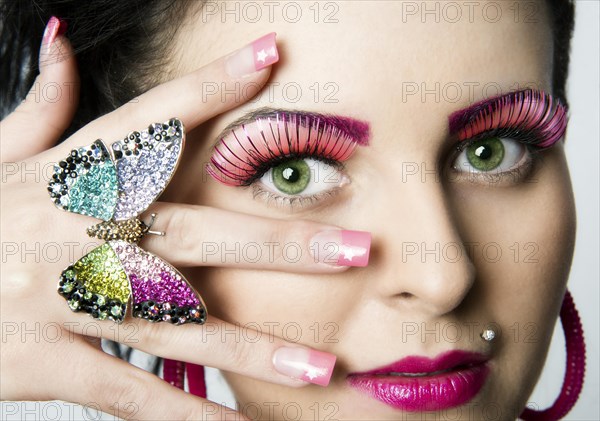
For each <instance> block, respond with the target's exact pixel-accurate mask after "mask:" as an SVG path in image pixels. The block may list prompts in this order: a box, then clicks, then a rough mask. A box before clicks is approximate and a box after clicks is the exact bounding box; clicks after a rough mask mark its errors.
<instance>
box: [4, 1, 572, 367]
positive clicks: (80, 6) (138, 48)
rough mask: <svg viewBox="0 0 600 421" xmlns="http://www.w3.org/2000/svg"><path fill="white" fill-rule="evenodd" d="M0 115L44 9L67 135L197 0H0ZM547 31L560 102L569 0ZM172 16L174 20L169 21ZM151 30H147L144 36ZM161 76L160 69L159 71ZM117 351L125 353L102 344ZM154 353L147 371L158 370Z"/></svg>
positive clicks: (142, 65) (164, 43)
mask: <svg viewBox="0 0 600 421" xmlns="http://www.w3.org/2000/svg"><path fill="white" fill-rule="evenodd" d="M0 1H1V3H0V80H1V81H2V82H1V84H2V89H1V90H0V115H1V116H2V117H4V116H5V115H7V114H8V113H9V112H10V111H11V110H12V109H13V108H14V107H15V106H16V105H17V104H18V103H19V102H20V100H21V99H22V98H24V97H25V95H26V94H27V91H28V90H29V88H30V87H31V85H32V84H33V81H34V79H35V77H36V76H37V72H38V70H37V69H38V49H39V44H40V41H41V39H42V34H43V32H44V28H45V25H46V23H47V21H48V20H49V19H50V17H51V16H57V17H60V18H61V19H64V20H66V22H67V23H68V30H67V35H68V37H69V41H70V42H71V45H72V46H73V49H74V51H75V54H76V55H77V62H78V65H79V73H80V77H81V94H80V102H79V103H80V106H79V108H78V110H77V113H76V115H75V118H74V120H73V122H72V124H71V127H70V128H69V129H68V130H67V132H66V133H65V136H68V135H70V134H71V133H73V132H74V131H76V130H77V129H78V128H80V127H81V126H83V125H85V124H87V123H88V122H89V121H91V120H94V119H95V118H97V117H98V116H101V115H103V114H106V113H108V112H110V111H112V110H114V109H115V108H118V107H119V106H121V105H122V104H124V103H126V102H127V101H129V100H131V99H132V98H134V97H136V96H138V95H139V94H140V93H142V92H144V91H145V90H147V89H149V88H151V87H152V86H154V85H156V84H158V83H159V81H160V80H161V79H163V78H164V77H165V74H164V70H163V69H164V68H165V64H166V63H167V62H168V61H169V59H170V57H169V55H168V54H166V52H167V51H169V48H168V47H169V46H170V45H171V41H172V40H173V37H174V36H175V35H176V33H177V30H178V28H179V26H178V25H177V24H176V23H177V22H182V21H183V20H184V18H185V17H186V16H187V15H188V13H190V12H191V11H192V10H196V11H197V10H200V8H201V7H202V5H203V3H204V1H203V0H197V1H196V0H127V1H124V0H45V1H44V0H32V1H26V0H0ZM546 1H547V4H548V6H549V7H548V10H549V16H550V19H551V25H552V31H553V36H554V40H553V42H554V69H553V73H552V85H553V86H552V89H553V91H554V94H555V95H556V96H557V97H558V98H559V99H561V100H562V101H563V102H564V103H565V104H566V103H567V100H566V81H567V74H568V68H569V52H570V41H571V36H572V33H573V27H574V13H575V12H574V3H573V0H546ZM174 22H175V24H173V23H174ZM148 34H151V36H148ZM166 76H168V75H166ZM109 347H110V349H111V350H112V352H113V353H115V354H116V355H117V356H120V357H123V358H125V359H129V356H130V353H131V349H126V348H125V350H124V352H122V351H123V349H121V347H119V345H118V344H116V343H111V344H109ZM159 362H160V360H157V363H156V365H155V366H154V368H153V369H152V371H154V372H156V371H157V370H158V364H159Z"/></svg>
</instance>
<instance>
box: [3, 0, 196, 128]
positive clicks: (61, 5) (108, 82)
mask: <svg viewBox="0 0 600 421" xmlns="http://www.w3.org/2000/svg"><path fill="white" fill-rule="evenodd" d="M0 1H2V3H0V16H1V18H0V19H1V20H0V45H1V46H0V78H1V80H2V93H1V94H0V98H1V100H0V101H1V107H0V113H2V115H3V116H4V115H6V114H7V113H8V112H10V110H11V108H14V107H15V106H16V105H17V104H18V102H20V100H21V99H22V98H24V97H25V95H26V94H27V91H28V90H29V88H30V87H31V85H32V84H33V81H34V79H35V77H36V76H37V73H38V51H39V45H40V42H41V39H42V35H43V32H44V28H45V25H46V23H47V22H48V20H49V19H50V17H51V16H57V17H59V18H61V19H64V20H65V21H66V22H67V25H68V28H67V36H68V38H69V41H70V43H71V45H72V46H73V49H74V51H75V54H76V55H77V62H78V66H79V75H80V78H81V95H80V101H79V108H78V111H77V114H76V115H75V118H74V121H73V123H72V127H71V129H70V130H69V132H73V131H75V130H76V129H77V128H79V127H81V126H83V125H85V124H87V123H88V122H89V121H91V120H94V119H95V118H97V117H98V116H100V115H103V114H106V113H107V112H110V111H112V110H114V109H115V108H118V107H119V106H121V105H123V104H124V103H126V102H127V101H129V100H131V99H132V98H135V97H136V96H138V95H139V94H141V93H142V92H143V91H145V90H147V89H149V88H151V87H152V86H154V85H156V84H158V82H159V81H160V80H161V78H164V77H165V73H164V69H165V64H166V63H167V62H168V60H169V59H170V57H169V52H170V51H171V49H170V48H169V47H170V46H171V44H172V40H173V37H174V36H175V34H176V33H177V29H178V28H179V26H178V25H176V24H172V22H181V21H182V20H183V19H184V18H185V17H186V16H187V12H188V10H190V9H192V8H197V7H198V5H199V4H200V5H201V4H202V2H198V1H194V0H127V1H122V0H92V1H88V0H34V1H26V0H18V1H15V0H0ZM149 35H150V36H149Z"/></svg>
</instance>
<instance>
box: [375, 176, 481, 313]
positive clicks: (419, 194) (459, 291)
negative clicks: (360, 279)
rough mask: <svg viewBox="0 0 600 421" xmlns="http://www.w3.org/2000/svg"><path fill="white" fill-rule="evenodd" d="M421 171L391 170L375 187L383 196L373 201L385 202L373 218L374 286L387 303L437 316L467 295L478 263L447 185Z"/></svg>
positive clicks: (449, 309)
mask: <svg viewBox="0 0 600 421" xmlns="http://www.w3.org/2000/svg"><path fill="white" fill-rule="evenodd" d="M422 165H423V166H424V165H425V164H422ZM398 167H399V166H398ZM392 171H396V170H395V169H394V170H392ZM422 171H425V173H426V174H427V177H422V173H421V171H419V172H420V173H421V174H415V175H416V176H415V177H412V178H410V177H406V174H400V175H399V174H397V173H396V174H388V176H387V177H385V178H384V179H385V180H393V181H391V182H390V183H385V182H384V183H380V184H379V188H377V189H376V192H377V193H376V194H377V195H378V196H380V197H377V198H374V200H375V202H374V203H382V204H385V205H384V206H381V207H378V209H377V210H376V211H375V212H376V214H375V215H373V218H372V219H371V221H372V223H373V224H375V226H374V238H373V240H374V242H375V241H376V244H377V246H378V248H377V252H376V253H375V256H376V259H375V261H374V262H373V263H374V265H373V266H372V269H373V270H374V271H375V272H376V273H375V274H373V275H374V276H373V279H374V281H373V283H371V285H376V287H375V288H376V293H377V294H378V295H379V296H380V298H381V299H382V300H384V301H387V302H388V304H389V305H392V306H405V307H407V308H409V309H410V310H411V311H418V312H419V313H420V314H423V315H429V316H430V317H433V316H440V315H443V314H446V313H449V312H451V311H452V310H454V309H455V308H457V307H458V306H459V305H460V303H461V302H462V301H463V300H464V299H465V296H466V295H467V294H468V293H469V291H470V289H471V288H472V286H473V282H474V279H475V266H474V265H473V263H472V261H471V258H470V257H469V256H468V254H467V251H466V247H465V245H464V243H463V240H462V239H461V235H460V232H459V227H458V226H457V223H456V221H455V219H454V217H453V212H452V208H451V206H450V204H449V201H448V198H447V197H446V195H445V192H444V190H445V189H444V184H443V183H442V182H440V179H439V177H435V176H434V174H433V172H431V171H429V172H427V169H422ZM398 180H402V182H401V183H398ZM390 192H393V193H390ZM373 221H375V222H373ZM376 233H377V234H376Z"/></svg>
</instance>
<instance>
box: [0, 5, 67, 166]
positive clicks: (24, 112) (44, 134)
mask: <svg viewBox="0 0 600 421" xmlns="http://www.w3.org/2000/svg"><path fill="white" fill-rule="evenodd" d="M65 30H66V23H65V22H64V21H60V20H58V19H57V18H55V17H52V18H51V19H50V21H49V22H48V25H47V26H46V30H45V32H44V39H43V41H42V45H41V47H40V60H39V62H40V74H39V75H38V77H37V78H36V80H35V82H34V83H33V86H32V87H31V89H30V91H29V93H28V95H27V97H26V98H25V100H24V101H23V102H22V103H21V104H20V105H19V106H18V107H17V108H16V109H15V110H14V111H13V112H12V113H11V114H9V115H8V116H7V117H6V118H5V119H4V120H3V121H2V122H1V123H0V125H1V129H0V130H1V136H0V139H1V142H2V144H1V146H2V155H1V158H2V162H11V161H18V160H22V159H25V158H27V157H29V156H32V155H35V154H37V153H39V152H41V151H43V150H45V149H48V148H49V147H51V146H53V145H54V144H55V143H56V141H57V140H58V139H59V137H60V136H61V134H62V133H63V132H64V131H65V130H66V129H67V127H68V126H69V124H70V122H71V120H72V118H73V115H74V113H75V110H76V109H77V100H78V97H79V75H78V72H77V65H76V62H75V57H74V55H73V50H72V48H71V44H70V43H69V41H68V39H67V38H66V37H65V36H64V35H63V34H64V31H65Z"/></svg>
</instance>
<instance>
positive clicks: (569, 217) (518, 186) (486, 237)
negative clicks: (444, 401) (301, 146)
mask: <svg viewBox="0 0 600 421" xmlns="http://www.w3.org/2000/svg"><path fill="white" fill-rule="evenodd" d="M370 4H372V3H370ZM537 6H538V14H537V15H536V18H537V23H524V22H522V19H521V21H518V22H515V19H514V15H513V11H511V10H510V9H509V8H508V7H509V5H508V4H504V5H503V9H502V16H503V18H502V19H501V20H500V21H499V22H497V23H494V24H492V23H490V22H489V21H486V20H485V19H483V18H482V13H481V10H479V9H476V13H475V15H474V16H475V18H474V21H473V22H469V20H468V19H467V16H466V15H465V16H463V19H461V21H460V22H459V23H454V24H451V23H448V22H444V19H442V20H441V22H440V23H434V22H433V18H432V17H429V21H428V22H430V23H428V24H423V23H422V22H421V19H420V16H421V15H417V16H416V17H408V18H407V23H402V22H401V20H400V18H399V16H402V15H401V13H402V6H401V4H399V3H397V2H378V3H377V4H376V5H375V4H372V5H371V6H370V7H365V4H364V3H362V2H348V3H342V4H340V8H339V13H338V14H337V15H336V17H338V19H339V22H338V23H336V24H325V23H316V24H311V26H310V28H311V30H310V31H306V27H305V26H301V25H295V24H291V23H289V22H286V21H285V19H283V18H282V16H281V14H276V15H275V16H276V19H275V22H274V23H273V24H269V25H266V24H260V23H259V24H256V23H249V22H244V20H243V19H242V21H241V22H240V23H237V22H235V20H234V19H233V18H232V17H231V18H229V19H226V20H225V22H222V20H221V19H220V17H219V16H220V15H218V16H217V17H212V18H209V19H208V21H207V22H204V23H203V22H201V20H200V17H199V16H198V15H196V16H194V17H193V18H192V19H190V22H188V25H186V26H185V29H184V30H183V31H182V32H181V33H180V36H179V40H178V45H179V48H178V49H177V51H179V53H177V54H176V60H173V62H174V63H177V66H179V67H174V69H175V71H182V72H185V71H187V70H188V69H192V68H194V67H197V66H198V65H201V64H202V63H204V62H205V61H206V60H211V59H212V57H215V56H217V55H218V54H219V52H220V51H223V50H227V49H230V47H231V46H234V45H237V44H239V43H241V42H242V41H243V40H247V39H252V38H257V37H259V36H260V35H261V34H263V33H265V32H268V31H275V32H277V34H278V44H279V46H280V53H281V51H282V50H283V52H282V53H281V54H282V60H281V62H280V63H279V64H278V65H277V67H276V70H275V71H274V73H273V74H272V76H271V79H270V83H272V84H273V86H277V85H275V84H277V83H279V84H280V85H279V86H285V84H286V83H288V84H289V83H292V82H293V83H297V84H298V85H300V86H301V87H302V88H303V95H301V97H300V99H299V101H298V102H296V103H290V102H286V98H285V97H284V95H283V93H282V90H281V89H276V88H273V92H274V95H273V98H269V96H268V95H266V94H264V95H262V96H260V97H259V98H258V99H257V100H255V101H254V102H253V103H249V104H245V105H244V106H242V107H239V108H237V109H234V110H232V111H230V112H228V113H225V114H223V115H222V116H220V117H219V118H217V119H216V120H214V123H213V124H212V125H209V126H203V127H202V129H201V130H198V131H196V132H195V133H193V134H192V135H191V136H194V137H197V138H198V139H204V140H203V141H198V142H191V143H193V146H192V147H191V148H190V149H193V151H190V150H188V152H187V155H186V160H187V162H186V165H185V168H183V169H182V170H181V171H180V172H179V174H178V175H177V178H176V180H177V181H176V182H175V183H174V184H179V185H185V188H183V189H181V188H179V189H172V190H170V191H169V192H168V194H169V196H168V197H169V199H170V200H172V201H177V202H182V201H183V202H189V203H203V204H208V205H210V206H214V207H218V208H222V209H229V210H233V211H238V212H243V213H248V214H253V215H268V216H270V217H273V218H280V219H284V220H297V219H310V220H315V221H320V222H323V223H328V224H336V225H339V226H342V227H344V228H347V229H356V230H365V231H370V232H372V234H373V246H372V250H371V260H370V263H369V266H368V267H366V268H353V269H351V270H349V271H347V272H344V273H339V274H333V275H332V274H327V275H303V274H290V273H281V272H272V271H263V270H239V269H235V268H199V269H192V270H188V271H187V272H186V273H187V274H188V276H189V277H190V278H191V279H194V282H195V285H196V287H197V289H198V290H199V291H201V293H202V294H203V297H204V298H205V300H206V302H207V303H208V305H209V307H210V310H211V311H212V313H213V314H215V315H217V316H218V317H220V318H222V319H224V320H228V321H230V322H235V323H240V324H241V325H242V326H244V325H245V324H248V323H253V324H256V323H257V324H258V325H260V326H261V327H262V328H263V330H264V331H265V332H267V331H268V326H269V325H271V326H273V325H274V326H276V328H275V333H276V335H279V336H282V337H286V335H287V336H288V337H289V336H291V337H295V335H296V331H295V330H294V331H287V332H285V331H283V326H286V324H290V323H296V324H298V325H299V326H300V327H301V330H300V334H299V342H300V343H304V344H307V345H310V346H312V347H315V348H318V349H322V350H325V351H328V352H331V353H333V354H335V355H337V357H338V360H337V361H338V362H337V366H336V371H335V373H334V376H333V378H332V381H331V384H330V385H329V387H327V388H326V389H323V388H320V387H318V386H308V387H305V388H302V389H299V390H295V389H290V388H285V387H281V386H279V385H273V384H269V383H266V382H262V381H258V380H253V379H249V378H247V377H244V376H241V375H237V374H232V373H224V374H225V377H226V379H227V381H228V383H229V385H230V386H231V387H232V389H233V391H234V394H235V396H236V399H237V401H238V402H239V405H240V407H241V408H242V409H243V408H246V410H247V414H248V415H252V416H259V417H260V418H261V419H267V418H268V417H270V416H271V417H273V418H276V419H281V418H283V417H284V416H285V414H284V413H282V412H281V411H282V408H284V405H285V404H286V403H295V404H297V405H299V406H300V408H301V409H302V410H301V417H302V419H313V418H315V417H317V416H320V417H326V416H328V415H331V416H332V417H333V418H335V419H359V418H369V419H372V418H377V419H398V418H400V417H403V418H402V419H410V416H409V415H407V414H401V413H400V412H399V411H397V410H395V409H393V408H391V407H388V406H386V405H384V404H382V403H380V402H379V401H377V400H374V399H371V398H369V397H367V396H365V395H363V394H361V393H358V392H357V391H355V390H353V389H350V388H349V387H348V386H347V385H346V383H345V378H346V376H347V375H348V374H349V373H350V372H357V371H366V370H370V369H374V368H376V367H380V366H383V365H386V364H388V363H390V362H392V361H396V360H399V359H401V358H403V357H405V356H409V355H425V356H429V357H434V356H436V355H438V354H439V353H441V352H443V351H446V350H448V349H467V350H475V351H480V352H490V353H491V355H492V356H493V357H492V359H491V361H490V367H491V374H490V376H489V378H488V381H487V383H486V385H485V386H484V388H483V390H482V391H481V393H480V394H479V395H478V396H477V397H476V398H475V399H474V400H473V401H471V402H470V404H468V405H466V406H464V407H462V408H458V409H454V410H449V411H448V412H446V413H444V412H443V413H442V414H428V416H425V417H422V415H416V417H417V418H419V419H425V418H427V419H428V417H431V418H432V419H433V418H434V417H436V416H437V417H438V418H436V419H444V417H446V416H447V417H456V414H457V411H458V413H459V414H460V419H469V418H470V419H480V418H481V417H482V416H483V413H482V412H481V411H482V408H484V409H485V410H486V411H491V412H486V414H488V415H487V416H490V415H489V414H494V411H495V409H494V408H500V412H499V418H498V419H514V418H515V417H516V416H517V415H518V414H519V413H520V411H521V410H522V408H523V406H524V405H525V403H526V402H527V398H528V396H529V394H530V393H531V391H532V389H533V387H534V385H535V383H536V380H537V378H538V376H539V374H540V372H541V370H542V368H543V364H544V359H545V355H546V352H547V349H548V346H549V341H550V338H551V336H552V332H553V328H554V325H555V322H556V317H557V314H558V310H559V308H560V303H561V300H562V295H563V293H564V290H565V285H566V281H567V276H568V271H569V267H570V262H571V256H572V252H573V244H574V232H575V215H574V209H573V197H572V192H571V185H570V180H569V173H568V169H567V165H566V163H565V156H564V150H563V146H562V142H560V143H559V144H557V145H555V146H554V147H553V148H552V149H550V150H547V151H545V152H544V153H543V155H542V158H541V159H542V160H543V161H541V162H538V163H537V164H536V165H535V166H534V169H533V170H532V172H531V174H529V175H528V176H527V177H521V178H517V179H513V181H511V180H508V181H506V180H505V181H503V182H500V183H496V184H493V183H492V184H490V183H488V182H486V181H485V180H484V179H481V178H480V179H475V180H474V181H469V180H467V179H466V178H465V177H463V178H461V177H457V176H456V175H454V177H453V178H452V177H450V175H449V174H448V167H449V166H450V165H451V162H452V161H451V154H450V153H449V145H450V141H451V139H449V135H448V116H449V115H450V114H451V113H452V112H454V111H457V110H459V109H461V108H464V107H466V106H468V105H470V104H471V103H472V102H473V101H479V100H481V99H483V98H484V96H485V92H483V91H482V86H484V85H485V84H487V83H492V82H493V83H495V84H497V85H496V86H500V87H501V89H502V93H507V92H509V91H511V90H514V89H515V86H520V87H521V88H522V87H524V86H528V85H531V84H534V85H535V86H536V87H537V88H539V89H542V90H544V91H546V92H550V93H551V92H552V90H551V70H552V51H553V49H552V42H551V39H552V38H551V32H550V27H549V24H548V20H547V17H546V10H545V5H544V3H543V2H539V3H537ZM303 12H304V13H306V14H309V13H311V11H310V10H308V7H304V8H303ZM463 12H465V13H466V11H464V10H463ZM309 16H311V17H312V16H313V15H309ZM263 21H265V19H263ZM261 23H262V21H261ZM185 45H197V46H199V47H198V48H194V49H193V50H191V51H189V50H185ZM183 50H185V51H186V54H181V53H180V52H181V51H183ZM374 75H376V77H374ZM328 81H334V82H335V83H336V85H337V86H338V87H339V91H338V92H337V94H336V96H335V97H336V99H338V100H339V101H338V102H336V103H326V102H325V101H323V100H322V99H321V100H320V101H315V99H314V96H313V95H312V91H309V89H308V87H310V86H312V85H313V84H314V83H315V82H320V83H321V85H323V83H325V82H328ZM357 82H358V83H357ZM406 82H416V83H418V84H419V86H420V85H421V83H422V82H425V83H426V84H427V85H426V86H427V87H428V89H432V87H433V86H435V83H436V82H439V83H440V84H441V85H442V86H444V85H445V84H448V83H452V82H455V83H458V84H459V85H460V86H461V87H462V88H463V89H462V98H461V99H460V101H457V102H454V103H453V102H450V101H446V100H444V97H442V98H441V99H440V100H439V101H436V100H435V99H434V98H433V95H429V96H427V97H426V98H425V101H423V100H422V99H421V96H420V95H419V94H417V95H414V96H409V97H408V99H407V100H406V101H403V100H402V97H401V95H400V93H401V92H402V91H403V83H406ZM469 82H477V83H478V85H477V86H478V87H477V88H475V89H474V91H473V92H474V95H473V97H472V98H469V94H468V88H467V85H465V83H467V84H468V83H469ZM404 86H405V85H404ZM495 93H497V92H495V91H494V90H493V89H492V90H491V91H490V93H489V94H488V96H493V95H494V94H495ZM261 106H272V107H281V108H291V109H298V110H305V111H315V112H328V113H333V114H339V115H344V116H350V117H354V118H358V119H362V120H365V121H367V122H369V123H370V125H371V131H372V137H371V144H370V146H368V147H363V148H359V150H358V151H357V152H356V153H355V155H354V156H353V157H352V158H351V159H350V160H349V161H348V162H347V163H346V174H347V175H349V177H350V178H351V180H352V183H351V184H350V185H348V186H346V187H344V189H343V192H342V193H341V194H338V195H336V196H334V197H331V198H328V199H325V200H324V201H323V202H322V203H319V204H317V205H308V206H306V207H304V208H299V207H296V208H294V209H292V210H290V209H289V208H287V207H285V206H274V205H272V204H271V205H269V204H267V203H266V202H265V201H263V200H261V199H260V198H256V199H254V198H253V196H252V190H251V189H245V188H240V187H227V186H223V185H220V184H218V183H216V182H215V181H214V180H212V179H210V178H208V177H207V176H206V175H205V174H204V173H203V168H202V163H205V162H208V160H209V159H210V153H211V149H210V146H211V143H212V141H213V140H214V139H215V138H216V137H217V136H218V135H219V133H220V131H221V130H222V129H223V128H224V127H225V126H227V125H228V124H229V123H231V122H232V121H234V120H235V119H236V118H238V117H240V116H241V115H243V114H244V113H245V112H247V111H249V110H252V109H255V108H258V107H261ZM206 139H209V140H210V141H208V142H207V141H206ZM402 163H417V164H420V165H421V168H426V169H428V170H431V169H433V168H435V166H436V164H440V163H441V165H442V168H445V169H446V171H445V172H444V173H443V174H438V178H437V180H436V179H435V177H434V175H432V174H429V175H426V178H425V182H422V181H421V174H420V173H419V174H417V175H413V176H408V177H406V176H405V178H406V179H405V182H400V181H399V180H402V177H403V172H402V171H403V166H402ZM392 192H393V193H392ZM349 209H350V210H351V211H348V210H349ZM402 242H415V243H418V244H421V243H423V242H424V243H425V244H426V245H427V248H428V249H433V247H434V244H436V243H439V244H440V245H441V247H443V246H444V245H445V244H451V243H457V244H461V245H462V246H463V247H465V248H466V246H465V244H477V245H479V246H475V249H474V250H475V251H474V252H473V253H471V256H470V257H469V256H468V254H467V253H463V258H462V259H460V261H450V260H449V259H444V258H443V257H442V258H441V259H439V261H438V262H436V261H435V257H434V256H433V255H431V254H430V255H426V256H423V257H421V255H420V254H417V255H415V256H408V257H406V256H405V257H406V258H405V261H404V262H403V260H402V257H403V256H402ZM492 242H495V243H497V244H499V245H500V248H501V251H502V254H503V255H502V258H501V259H500V260H499V261H498V262H494V261H493V260H494V259H493V256H494V254H495V253H493V252H490V254H488V255H487V256H488V257H489V256H492V257H491V258H486V254H485V253H484V252H483V251H482V247H483V245H485V244H489V243H492ZM514 243H517V244H518V248H519V250H520V253H519V257H515V254H514V250H513V249H511V248H510V247H511V246H513V245H514ZM529 243H533V244H534V245H531V244H530V245H529V246H526V244H529ZM242 246H243V244H242ZM478 247H479V248H478ZM527 247H529V248H527ZM531 247H535V254H534V255H532V256H530V257H533V258H534V259H535V262H531V261H530V260H528V259H527V258H526V256H528V255H529V253H530V252H532V250H534V249H533V248H531ZM513 248H514V246H513ZM463 251H464V249H463ZM274 297H276V299H274ZM250 303H251V305H249V304H250ZM411 322H414V323H417V325H418V326H421V327H423V326H426V327H427V329H434V330H435V326H436V324H439V325H437V326H442V327H443V326H446V324H449V323H457V324H458V325H460V326H462V328H461V332H462V337H461V339H460V340H459V341H458V342H455V343H452V342H449V341H448V340H446V339H447V338H446V337H445V336H444V334H443V329H441V328H439V327H438V330H437V332H438V334H437V335H436V336H433V335H431V334H430V335H429V336H426V337H425V340H422V338H421V336H420V335H413V336H408V337H406V338H405V339H403V338H402V336H401V335H400V334H399V332H400V330H399V329H401V328H402V327H401V326H404V325H402V323H411ZM491 322H493V323H496V324H497V325H496V326H499V327H500V329H501V330H502V332H503V333H504V335H502V336H501V337H500V338H498V339H497V340H496V341H494V342H493V343H492V345H491V346H489V347H488V345H486V344H485V343H483V341H482V340H481V339H480V338H479V336H478V335H479V333H480V332H481V330H482V329H483V327H484V326H485V325H486V324H487V323H491ZM270 323H271V324H270ZM315 323H316V324H317V325H315ZM327 323H329V324H328V325H326V324H327ZM469 323H470V324H474V325H475V326H477V327H476V328H475V335H474V336H473V335H469V334H468V332H469V330H468V328H467V327H466V326H468V325H469ZM315 326H318V327H317V328H316V330H317V332H318V333H319V335H315ZM399 326H400V327H399ZM517 332H519V333H517ZM328 334H330V336H327V335H328ZM315 336H318V337H315ZM273 402H278V403H279V405H274V404H273ZM315 402H317V405H316V406H315V405H314V403H315ZM331 403H333V405H331ZM256 405H258V406H260V411H256V408H255V406H256ZM294 406H296V405H294ZM316 408H318V409H316ZM317 410H319V411H321V412H320V413H319V414H320V415H316V414H317V413H316V412H315V411H317ZM291 413H292V412H290V414H291ZM292 416H293V415H292ZM440 416H441V417H442V418H440ZM491 416H493V415H491ZM452 419H458V418H452Z"/></svg>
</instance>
